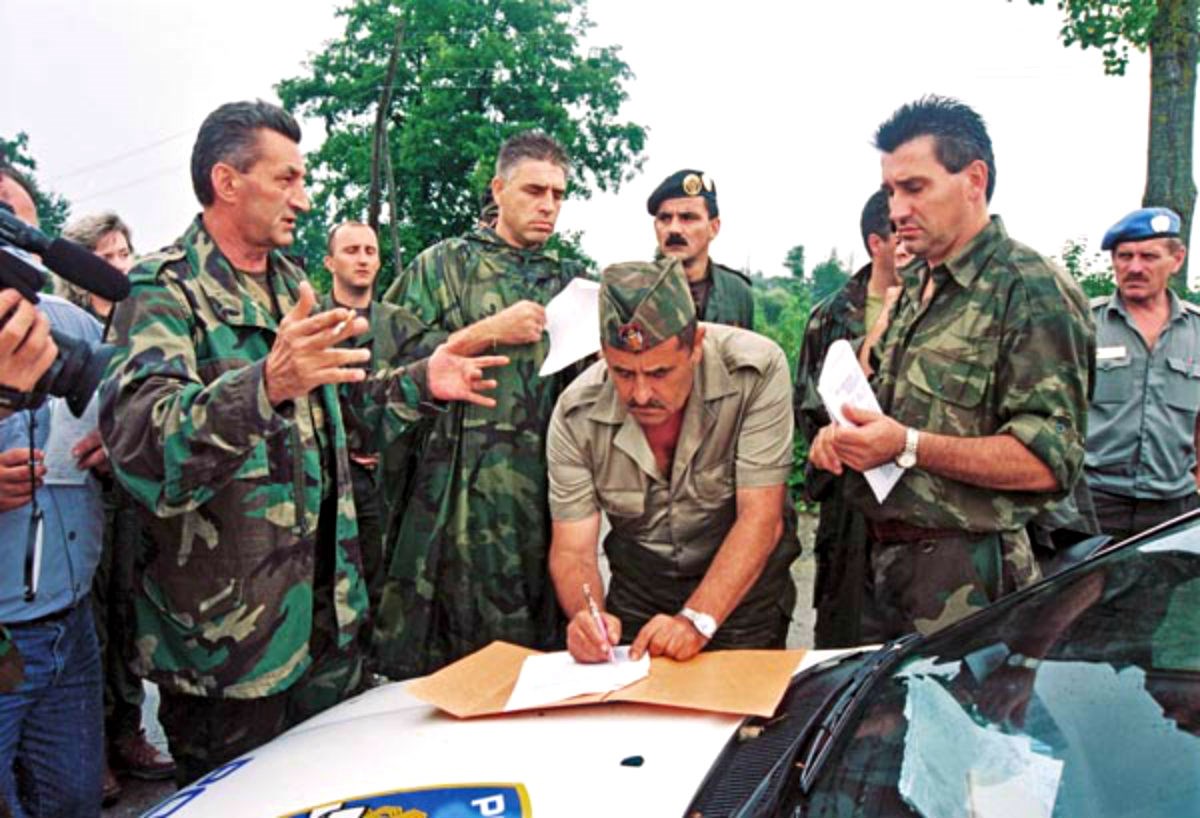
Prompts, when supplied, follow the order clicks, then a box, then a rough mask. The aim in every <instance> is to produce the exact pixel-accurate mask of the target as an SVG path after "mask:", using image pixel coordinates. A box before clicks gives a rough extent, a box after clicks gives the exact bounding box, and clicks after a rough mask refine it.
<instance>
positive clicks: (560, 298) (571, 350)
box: [538, 278, 600, 378]
mask: <svg viewBox="0 0 1200 818" xmlns="http://www.w3.org/2000/svg"><path fill="white" fill-rule="evenodd" d="M546 332H548V333H550V354H549V355H547V356H546V360H545V361H543V362H542V368H541V370H539V371H538V375H540V376H542V377H543V378H544V377H546V376H547V375H553V374H554V373H555V372H558V371H559V370H561V369H565V368H567V367H568V366H570V365H571V364H573V363H575V362H576V361H578V360H579V359H580V358H585V357H587V356H588V355H591V354H592V353H593V352H599V351H600V284H599V282H596V281H589V280H588V279H586V278H576V279H574V280H572V281H571V283H570V284H568V285H567V286H566V287H565V288H564V289H563V291H562V292H560V293H559V294H558V295H556V296H554V298H552V299H550V303H549V304H547V305H546Z"/></svg>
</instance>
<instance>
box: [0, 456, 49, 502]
mask: <svg viewBox="0 0 1200 818" xmlns="http://www.w3.org/2000/svg"><path fill="white" fill-rule="evenodd" d="M33 458H34V460H35V461H36V462H37V466H36V467H35V468H34V474H35V475H36V476H37V480H36V482H35V483H34V485H33V486H30V485H29V449H6V450H5V451H3V452H0V513H3V512H5V511H12V510H13V509H14V508H20V507H21V506H23V505H25V504H26V503H28V502H29V501H30V500H32V499H33V491H34V490H35V489H36V488H38V487H40V486H41V485H42V478H43V477H44V476H45V475H46V466H45V465H44V463H43V460H44V459H45V454H43V453H42V451H41V450H40V449H34V451H33Z"/></svg>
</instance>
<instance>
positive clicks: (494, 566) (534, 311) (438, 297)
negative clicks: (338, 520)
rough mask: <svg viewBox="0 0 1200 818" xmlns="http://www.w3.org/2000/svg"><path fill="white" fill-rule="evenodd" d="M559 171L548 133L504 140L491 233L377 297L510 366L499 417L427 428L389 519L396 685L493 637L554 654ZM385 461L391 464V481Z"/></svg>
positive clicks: (463, 417) (378, 637)
mask: <svg viewBox="0 0 1200 818" xmlns="http://www.w3.org/2000/svg"><path fill="white" fill-rule="evenodd" d="M568 170H569V165H568V160H567V155H566V153H565V152H564V151H563V148H562V146H561V145H559V144H558V143H557V142H556V141H555V140H553V139H552V138H550V137H548V136H546V135H545V134H542V133H537V132H526V133H521V134H517V135H516V136H513V137H512V138H510V139H509V140H507V141H506V142H505V143H504V144H503V145H502V146H501V147H500V151H499V154H498V155H497V158H496V175H495V177H494V178H493V179H492V194H493V196H494V197H495V200H496V205H497V208H498V209H497V214H496V225H495V228H490V227H485V226H477V227H476V228H474V229H473V230H470V231H469V232H467V233H465V234H464V235H462V236H459V237H457V238H451V239H446V240H444V241H441V242H438V243H437V244H435V245H434V246H432V247H430V248H428V249H426V250H425V251H423V252H422V253H421V254H420V255H419V256H417V258H416V259H415V260H414V261H413V263H412V265H411V266H410V267H409V268H408V269H407V270H406V271H405V272H404V274H403V275H402V276H401V277H400V278H399V279H398V280H397V282H396V283H395V284H394V285H393V286H392V288H391V289H390V290H389V291H388V293H387V295H386V296H385V298H384V300H385V301H387V302H390V303H394V304H400V305H402V306H404V307H407V308H408V309H409V310H411V311H412V312H413V313H415V314H416V316H417V317H418V318H419V319H420V320H421V321H423V322H425V323H426V324H428V325H430V326H431V327H432V328H433V335H434V337H436V338H448V343H449V345H450V346H451V347H452V348H453V349H456V350H458V351H460V352H462V353H463V354H474V353H476V352H483V351H488V352H490V351H493V350H497V351H499V352H502V353H503V354H505V355H507V356H509V358H511V360H512V365H511V366H509V367H507V368H506V370H505V375H504V377H503V378H502V379H501V380H500V383H499V388H498V390H497V391H496V400H497V404H498V405H497V408H495V409H487V410H481V409H477V408H475V407H467V406H454V407H451V408H450V409H449V410H448V411H447V412H445V413H443V414H441V415H440V416H438V417H437V418H436V419H435V420H433V421H432V423H431V424H428V425H427V427H426V428H425V429H423V430H422V434H423V435H424V440H423V441H422V443H421V449H420V451H419V453H418V461H419V463H420V469H419V470H418V471H417V473H416V474H415V476H414V480H413V486H412V490H411V495H410V496H409V497H408V498H407V502H405V503H404V504H403V508H402V509H401V510H400V512H399V514H398V517H397V518H396V519H394V520H391V521H389V526H388V532H387V537H388V541H389V543H388V548H389V551H390V553H391V565H390V566H389V569H388V576H387V579H386V580H385V582H384V589H383V601H382V603H381V605H380V610H379V615H378V617H377V620H376V627H375V631H374V637H375V638H374V650H375V655H376V658H377V659H378V661H379V667H380V670H381V672H383V673H385V674H386V675H388V676H392V677H393V678H405V677H409V676H416V675H421V674H425V673H429V672H431V671H433V670H436V669H438V668H440V667H442V666H443V665H445V664H448V663H449V662H452V661H454V660H456V659H458V658H460V657H462V656H465V655H466V654H468V653H471V652H472V651H474V650H476V649H478V648H481V647H483V646H484V645H487V644H488V643H489V642H491V641H492V640H494V639H503V640H505V641H508V642H514V643H517V644H521V645H527V646H529V647H534V648H543V649H545V648H555V647H560V646H561V644H562V615H561V613H560V612H559V610H558V606H557V604H556V602H555V598H554V590H553V588H552V587H551V584H550V576H549V574H548V572H547V568H546V554H547V551H548V549H549V543H550V512H549V509H548V507H547V505H546V491H547V489H546V465H545V446H546V427H547V426H548V425H549V422H550V414H551V412H552V411H553V410H554V402H555V401H556V400H557V399H558V396H559V394H560V393H561V392H562V390H563V388H564V387H566V385H567V384H568V383H569V382H570V380H571V378H572V376H573V375H574V374H575V373H574V370H567V371H564V372H560V373H558V374H556V375H551V376H549V377H545V378H543V377H541V376H539V375H538V370H539V369H540V367H541V365H542V362H543V361H544V360H545V358H546V355H547V353H548V352H549V348H550V343H549V339H548V338H547V337H546V336H545V335H544V333H543V330H544V328H545V324H546V315H545V309H544V305H545V304H546V303H547V302H548V301H549V300H550V299H551V298H553V297H554V296H555V295H557V294H558V293H559V292H560V291H561V290H562V289H563V288H564V287H566V286H567V284H568V283H570V281H571V279H572V278H574V277H575V276H576V275H577V274H580V273H581V272H582V269H581V268H579V267H578V266H577V265H575V264H572V263H570V262H564V261H560V260H559V259H558V258H557V257H556V256H555V255H554V254H553V253H552V252H550V251H547V250H546V248H545V244H546V241H547V240H548V239H549V238H550V236H551V235H553V233H554V225H555V223H556V222H557V220H558V213H559V209H560V208H561V206H562V200H563V196H564V195H565V192H566V186H567V175H568ZM405 454H407V453H405ZM392 456H393V452H392V451H385V452H384V466H385V467H386V468H388V469H389V472H390V470H391V462H390V461H391V460H392ZM384 491H385V493H388V494H390V493H391V492H393V491H394V488H393V487H392V486H385V489H384ZM388 502H389V503H393V504H394V503H395V498H393V497H389V498H388Z"/></svg>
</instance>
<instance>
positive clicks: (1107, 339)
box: [1085, 290, 1200, 500]
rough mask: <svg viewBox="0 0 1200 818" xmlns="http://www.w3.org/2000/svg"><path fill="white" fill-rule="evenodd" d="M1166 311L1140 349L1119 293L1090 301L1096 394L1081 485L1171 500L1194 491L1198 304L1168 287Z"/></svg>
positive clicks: (1199, 395)
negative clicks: (1158, 329)
mask: <svg viewBox="0 0 1200 818" xmlns="http://www.w3.org/2000/svg"><path fill="white" fill-rule="evenodd" d="M1167 295H1168V297H1169V298H1170V301H1171V314H1170V317H1169V318H1168V320H1167V325H1166V326H1165V327H1164V328H1163V331H1162V333H1161V334H1160V335H1159V336H1158V340H1157V341H1156V342H1155V344H1154V349H1147V348H1146V342H1145V340H1144V339H1143V338H1142V334H1141V332H1139V331H1138V328H1137V325H1136V324H1135V323H1134V322H1133V319H1132V318H1131V317H1130V316H1129V313H1128V312H1126V311H1125V304H1124V303H1123V302H1122V301H1121V296H1120V294H1119V293H1113V294H1112V296H1109V297H1104V298H1097V299H1094V300H1093V301H1092V316H1093V318H1095V321H1096V345H1097V350H1096V393H1095V395H1094V396H1093V398H1092V406H1091V410H1090V411H1089V413H1088V437H1087V457H1086V460H1085V464H1086V468H1087V480H1088V485H1089V486H1090V487H1091V488H1092V489H1094V490H1096V491H1103V492H1107V493H1109V494H1119V495H1122V496H1125V497H1138V498H1142V499H1152V500H1172V499H1175V498H1177V497H1183V496H1184V495H1187V494H1191V493H1192V492H1194V491H1195V490H1196V483H1195V478H1194V477H1193V473H1194V472H1195V470H1196V445H1195V430H1196V414H1197V412H1198V411H1200V307H1196V306H1195V305H1193V304H1185V303H1183V302H1181V301H1180V300H1179V299H1178V298H1177V297H1176V296H1175V294H1174V293H1173V292H1171V291H1170V290H1168V291H1167Z"/></svg>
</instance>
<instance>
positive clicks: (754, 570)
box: [546, 258, 800, 662]
mask: <svg viewBox="0 0 1200 818" xmlns="http://www.w3.org/2000/svg"><path fill="white" fill-rule="evenodd" d="M600 339H601V344H602V352H603V358H604V359H603V360H602V361H598V362H597V363H595V364H593V365H592V366H591V367H590V368H589V369H588V370H587V371H586V372H584V373H583V374H582V375H580V376H579V378H578V379H576V380H575V382H574V383H572V384H571V386H570V387H568V388H567V390H566V391H565V392H564V393H563V395H562V397H561V398H559V401H558V405H557V406H556V407H555V409H554V415H553V417H552V418H551V421H550V432H549V437H548V440H547V443H546V459H547V462H548V465H549V474H550V514H551V516H552V518H553V521H554V522H553V539H552V542H551V545H550V573H551V576H552V577H553V579H554V586H555V589H556V591H557V592H558V601H559V603H560V604H561V605H562V607H563V610H564V611H565V612H566V614H567V617H568V618H569V619H570V624H569V626H568V628H567V648H568V650H570V652H571V655H572V656H574V657H575V658H576V659H577V660H579V661H583V662H598V661H603V660H604V659H605V658H607V656H608V653H609V652H608V648H609V646H610V644H616V643H617V642H619V641H621V637H622V634H624V635H625V637H626V641H629V640H632V649H631V651H630V655H631V658H634V659H637V658H640V657H641V656H643V655H645V654H646V653H649V654H650V655H652V656H667V657H670V658H672V659H678V660H686V659H690V658H691V657H693V656H695V655H696V654H697V653H698V652H699V651H701V650H703V649H706V648H782V647H783V646H784V642H785V640H786V637H787V630H788V622H789V619H790V617H791V610H792V605H793V603H794V600H795V587H794V585H793V583H792V579H791V574H790V573H789V570H788V569H789V566H790V565H791V563H792V561H793V560H794V559H795V558H796V556H797V555H798V554H799V553H800V545H799V542H798V541H797V539H796V536H795V531H794V529H793V527H792V526H791V525H789V524H788V522H789V520H790V517H791V515H786V514H785V513H784V510H785V504H786V503H787V502H788V498H787V477H788V474H789V473H790V471H791V465H792V413H791V386H790V382H789V380H790V379H789V378H788V365H787V359H786V357H785V356H784V354H783V350H781V349H780V348H779V347H778V346H777V345H776V344H775V343H774V342H772V341H770V340H768V339H766V338H763V337H762V336H760V335H755V334H754V333H752V332H748V331H746V330H742V329H738V328H736V327H727V326H722V325H718V324H707V323H698V322H697V321H696V308H695V305H694V303H693V301H692V297H691V295H690V293H689V292H688V283H687V278H686V276H685V275H684V272H683V266H682V264H681V263H680V262H679V261H678V260H676V259H670V258H667V259H663V260H661V261H659V262H655V263H649V262H631V263H628V264H617V265H613V266H611V267H609V268H607V269H606V270H605V271H604V274H603V276H602V279H601V291H600ZM601 510H603V511H604V512H605V513H606V514H607V516H608V519H609V522H610V523H611V525H612V531H611V532H610V533H609V535H608V536H607V538H606V539H605V541H604V549H605V552H606V553H607V555H608V561H609V566H610V567H611V569H612V582H611V584H610V586H609V589H608V596H607V599H606V606H605V607H606V610H605V611H601V612H600V617H601V618H602V620H603V623H604V628H601V626H600V625H599V624H598V622H597V619H596V617H595V616H594V615H593V614H592V612H591V611H590V610H589V606H588V604H587V594H586V593H585V591H584V588H585V586H590V587H592V588H599V587H601V584H600V574H599V570H598V568H597V558H596V551H597V541H598V539H599V536H600V512H601ZM603 630H607V632H608V639H607V640H605V639H604V637H603V635H602V631H603Z"/></svg>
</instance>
